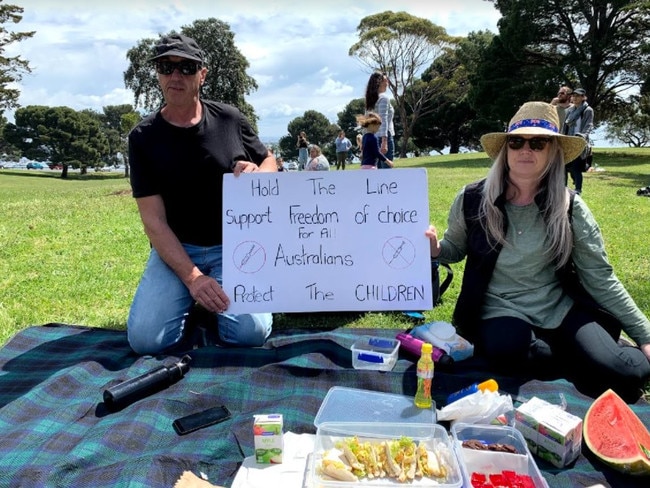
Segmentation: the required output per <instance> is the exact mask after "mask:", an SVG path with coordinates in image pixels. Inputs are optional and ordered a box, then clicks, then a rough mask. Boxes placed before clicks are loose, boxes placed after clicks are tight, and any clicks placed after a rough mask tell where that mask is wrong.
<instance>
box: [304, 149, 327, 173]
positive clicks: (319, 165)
mask: <svg viewBox="0 0 650 488" xmlns="http://www.w3.org/2000/svg"><path fill="white" fill-rule="evenodd" d="M329 169H330V163H329V161H328V160H327V158H326V157H325V156H323V151H321V148H320V146H317V145H316V144H312V145H311V147H310V148H309V162H308V163H307V166H306V167H305V170H307V171H328V170H329Z"/></svg>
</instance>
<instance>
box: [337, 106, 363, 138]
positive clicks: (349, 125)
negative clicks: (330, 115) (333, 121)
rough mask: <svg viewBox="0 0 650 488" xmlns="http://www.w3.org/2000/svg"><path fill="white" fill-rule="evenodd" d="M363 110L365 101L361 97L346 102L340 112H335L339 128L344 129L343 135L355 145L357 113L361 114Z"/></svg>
mask: <svg viewBox="0 0 650 488" xmlns="http://www.w3.org/2000/svg"><path fill="white" fill-rule="evenodd" d="M365 111H366V101H365V100H364V99H363V98H355V99H354V100H351V101H350V102H348V104H347V105H346V106H345V108H344V109H343V110H342V111H341V112H339V113H338V114H336V115H337V124H338V126H339V128H340V129H342V130H343V131H345V136H346V137H347V138H348V139H350V141H351V142H352V145H356V137H357V134H358V133H359V132H360V128H359V124H358V123H357V115H361V114H363V113H364V112H365Z"/></svg>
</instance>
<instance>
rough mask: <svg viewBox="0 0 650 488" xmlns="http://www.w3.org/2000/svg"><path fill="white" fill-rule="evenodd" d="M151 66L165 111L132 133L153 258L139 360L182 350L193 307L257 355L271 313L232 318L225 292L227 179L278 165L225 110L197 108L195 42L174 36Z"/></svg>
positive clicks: (133, 323)
mask: <svg viewBox="0 0 650 488" xmlns="http://www.w3.org/2000/svg"><path fill="white" fill-rule="evenodd" d="M151 61H153V63H152V66H154V67H155V69H156V72H157V73H158V83H159V85H160V88H161V90H162V94H163V96H164V100H165V103H164V105H163V106H162V108H160V109H158V110H157V111H155V112H154V113H152V114H150V115H149V116H147V117H146V118H144V119H143V120H142V121H141V122H140V123H139V124H138V125H137V126H136V127H135V128H134V129H133V130H132V131H131V132H130V133H129V138H128V142H129V162H130V165H131V188H132V192H133V197H134V198H135V201H136V204H137V206H138V210H139V212H140V218H141V220H142V224H143V226H144V231H145V233H146V235H147V237H148V238H149V242H150V244H151V250H150V253H149V259H148V261H147V263H146V265H145V269H144V273H143V274H142V278H141V280H140V283H139V284H138V287H137V290H136V292H135V296H134V298H133V302H132V304H131V309H130V311H129V316H128V319H127V337H128V341H129V344H130V345H131V348H132V349H133V350H134V351H135V352H136V353H138V354H158V353H161V352H164V351H166V350H169V349H170V348H171V347H172V346H175V345H177V344H179V343H181V341H182V339H183V337H184V332H185V331H184V329H185V326H186V321H187V317H188V314H189V312H190V310H192V309H193V308H194V306H195V305H196V304H198V305H200V306H201V307H202V308H203V309H205V310H206V311H208V312H209V313H211V314H214V316H215V321H214V322H215V323H214V327H215V333H216V332H218V335H219V338H220V340H221V341H222V342H223V343H226V344H232V345H238V346H261V345H262V344H264V342H265V341H266V339H267V338H268V336H269V334H270V333H271V326H272V322H273V316H272V315H271V314H270V313H255V314H242V315H232V314H228V306H229V304H230V298H229V297H228V296H227V295H226V293H225V291H224V290H223V288H222V287H221V278H222V264H221V263H222V257H223V256H222V243H223V236H222V232H221V229H222V222H221V217H222V213H223V212H222V207H223V202H222V199H223V191H222V182H223V175H224V174H226V173H234V174H235V176H239V175H240V174H241V173H252V172H257V171H264V172H275V171H276V162H275V157H274V156H273V155H272V154H271V153H270V152H269V150H268V149H267V147H266V146H265V145H264V144H263V143H262V142H261V141H260V139H259V137H258V136H257V135H256V134H255V133H254V132H253V129H252V128H251V126H250V124H249V122H248V121H247V119H246V118H245V117H244V115H242V113H241V112H240V111H239V110H238V109H236V108H235V107H232V106H230V105H226V104H224V103H218V102H213V101H210V100H202V99H201V98H200V90H201V85H203V83H204V82H205V79H206V76H207V74H208V70H207V68H206V67H205V66H204V65H203V62H204V54H203V51H202V50H201V48H200V47H199V46H198V44H197V43H196V41H194V39H192V38H189V37H186V36H184V35H182V34H174V35H171V36H168V37H164V38H162V39H161V41H160V43H159V44H157V45H156V46H155V56H154V57H153V58H151Z"/></svg>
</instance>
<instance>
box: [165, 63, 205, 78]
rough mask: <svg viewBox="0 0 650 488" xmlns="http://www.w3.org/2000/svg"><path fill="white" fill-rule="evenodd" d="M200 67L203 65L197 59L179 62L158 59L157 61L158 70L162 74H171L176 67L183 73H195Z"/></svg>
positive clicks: (187, 74)
mask: <svg viewBox="0 0 650 488" xmlns="http://www.w3.org/2000/svg"><path fill="white" fill-rule="evenodd" d="M200 67H201V65H200V64H199V63H197V62H196V61H179V62H178V63H174V62H173V61H158V62H157V63H156V71H157V72H158V73H159V74H161V75H171V74H172V73H173V72H174V70H175V69H177V70H178V72H179V73H180V74H182V75H186V76H189V75H195V74H196V72H197V71H198V69H199V68H200Z"/></svg>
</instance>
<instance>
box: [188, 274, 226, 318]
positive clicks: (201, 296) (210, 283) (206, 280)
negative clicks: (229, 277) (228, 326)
mask: <svg viewBox="0 0 650 488" xmlns="http://www.w3.org/2000/svg"><path fill="white" fill-rule="evenodd" d="M188 288H189V290H190V295H192V298H194V300H196V302H197V303H198V304H199V305H201V306H202V307H203V308H205V309H206V310H208V311H210V312H214V313H223V312H225V311H226V309H227V308H228V306H229V305H230V300H229V299H228V296H227V295H226V293H225V292H224V291H223V288H221V286H220V285H219V283H218V282H217V280H215V279H214V278H212V277H210V276H207V275H200V276H197V277H196V278H195V279H194V280H192V282H191V283H190V285H189V287H188Z"/></svg>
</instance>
